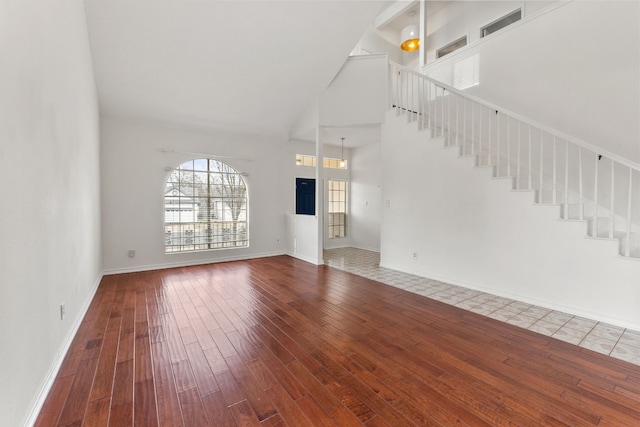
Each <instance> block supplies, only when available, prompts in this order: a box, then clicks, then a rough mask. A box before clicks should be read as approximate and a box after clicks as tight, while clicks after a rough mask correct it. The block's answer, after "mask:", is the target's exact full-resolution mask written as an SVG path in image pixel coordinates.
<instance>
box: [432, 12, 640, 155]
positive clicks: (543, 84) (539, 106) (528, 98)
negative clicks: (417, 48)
mask: <svg viewBox="0 0 640 427" xmlns="http://www.w3.org/2000/svg"><path fill="white" fill-rule="evenodd" d="M465 3H468V2H465ZM473 57H475V63H476V64H477V70H476V71H477V72H478V75H479V84H478V85H476V86H473V87H471V88H469V89H467V92H468V93H469V94H471V95H474V96H477V97H479V98H482V99H484V100H486V101H488V102H490V103H493V104H495V105H497V106H500V107H502V108H504V109H506V110H510V111H512V112H515V113H517V114H520V115H522V116H525V117H528V118H530V119H532V120H534V121H537V122H539V123H542V124H544V125H546V126H550V127H552V128H555V129H557V130H560V131H562V132H564V133H567V134H569V135H572V136H573V137H576V138H579V139H582V140H584V141H586V142H588V143H590V144H592V145H595V146H597V147H601V148H603V149H605V150H608V151H610V152H612V153H615V154H617V155H619V156H622V157H625V158H627V159H629V160H631V161H634V162H640V144H638V141H639V140H640V121H638V117H639V116H640V79H639V78H638V76H639V75H640V3H639V2H637V1H574V2H570V3H568V4H565V5H562V6H560V7H557V8H555V9H553V10H551V11H549V12H548V13H544V14H539V15H538V16H537V17H535V18H533V17H531V15H530V19H527V20H525V21H523V22H522V23H520V24H518V23H516V24H513V25H512V26H510V27H507V28H505V29H503V30H502V31H500V32H498V33H495V34H493V35H492V36H489V37H487V38H485V39H483V40H480V41H478V42H476V43H475V44H472V45H470V46H468V47H467V48H464V49H461V50H459V51H456V52H454V53H452V54H450V55H447V56H446V57H444V58H442V59H440V60H438V61H436V62H434V63H433V64H431V65H429V66H427V67H426V69H425V71H426V73H427V74H428V75H429V76H431V77H433V78H435V79H437V80H440V81H442V82H444V83H447V84H452V82H453V75H454V70H455V69H456V67H460V66H461V65H462V64H463V61H465V60H467V59H469V58H473Z"/></svg>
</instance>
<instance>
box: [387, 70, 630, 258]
mask: <svg viewBox="0 0 640 427" xmlns="http://www.w3.org/2000/svg"><path fill="white" fill-rule="evenodd" d="M389 97H390V98H389V100H390V101H391V102H390V104H391V107H392V108H395V110H396V112H397V114H398V115H400V114H403V115H405V116H406V117H407V122H417V125H418V128H419V129H425V128H427V129H430V134H431V137H443V138H444V144H445V146H449V147H450V146H456V147H458V149H459V154H460V155H462V156H468V155H470V156H475V162H476V165H477V166H490V167H492V174H493V176H494V177H496V178H512V181H513V189H514V190H528V191H535V201H536V203H539V204H552V205H557V206H561V217H562V218H563V219H578V220H587V221H588V224H589V225H588V231H587V234H588V235H589V236H591V237H596V238H611V239H613V238H616V239H618V240H619V241H620V247H619V248H620V250H619V253H620V254H621V255H622V256H625V257H633V258H640V209H639V208H640V200H639V199H640V191H638V190H637V189H638V188H640V187H639V186H640V165H639V164H638V163H636V162H633V161H631V160H628V159H625V158H623V157H621V156H619V155H617V154H614V153H611V152H609V151H607V150H604V149H601V148H599V147H596V146H595V145H593V144H590V143H588V142H585V141H583V140H581V139H578V138H575V137H573V136H571V135H567V134H566V133H564V132H561V131H559V130H557V129H553V128H551V127H549V126H546V125H543V124H541V123H538V122H536V121H534V120H530V119H528V118H526V117H523V116H521V115H519V114H516V113H513V112H511V111H508V110H505V109H503V108H501V107H499V106H497V105H494V104H492V103H490V102H486V101H484V100H482V99H479V98H477V97H475V96H471V95H468V94H466V93H464V92H463V91H461V90H458V89H456V88H454V87H451V86H449V85H447V84H443V83H441V82H438V81H437V80H434V79H432V78H430V77H428V76H426V75H424V74H421V73H419V72H417V71H414V70H411V69H409V68H407V67H404V66H402V65H400V64H396V63H394V62H392V61H389ZM494 112H495V114H494ZM602 159H606V160H605V161H602ZM625 181H628V184H626V183H625ZM609 188H610V190H611V191H609ZM636 193H637V194H636ZM621 236H622V237H621Z"/></svg>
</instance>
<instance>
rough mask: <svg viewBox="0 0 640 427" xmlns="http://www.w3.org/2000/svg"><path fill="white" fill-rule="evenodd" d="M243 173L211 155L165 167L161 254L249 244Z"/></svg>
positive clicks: (247, 199)
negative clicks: (171, 167)
mask: <svg viewBox="0 0 640 427" xmlns="http://www.w3.org/2000/svg"><path fill="white" fill-rule="evenodd" d="M245 176H246V174H243V173H241V172H239V171H238V170H237V169H236V168H234V167H233V166H231V165H230V164H228V163H226V162H223V161H221V160H218V159H215V158H197V159H190V160H187V161H185V162H182V163H181V164H180V165H178V166H177V167H175V168H173V169H168V170H167V174H166V175H165V180H164V194H163V208H164V212H163V213H164V220H163V230H164V253H165V254H167V255H171V254H182V253H189V252H202V251H214V250H221V249H222V250H224V249H241V248H248V247H249V188H248V185H247V182H246V179H245ZM205 181H206V182H205ZM203 203H204V206H205V207H204V208H201V207H200V206H201V205H202V204H203ZM212 209H213V212H212ZM218 211H220V212H218ZM183 212H185V214H186V215H187V218H183V216H182V215H183Z"/></svg>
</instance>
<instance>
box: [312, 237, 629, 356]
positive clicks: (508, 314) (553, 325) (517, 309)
mask: <svg viewBox="0 0 640 427" xmlns="http://www.w3.org/2000/svg"><path fill="white" fill-rule="evenodd" d="M324 261H325V264H327V265H328V266H330V267H334V268H338V269H340V270H344V271H348V272H350V273H353V274H357V275H359V276H364V277H367V278H369V279H372V280H376V281H378V282H382V283H385V284H387V285H391V286H395V287H397V288H401V289H404V290H406V291H409V292H414V293H416V294H419V295H424V296H427V297H429V298H432V299H435V300H438V301H442V302H445V303H447V304H451V305H455V306H456V307H460V308H463V309H465V310H469V311H472V312H474V313H478V314H482V315H484V316H488V317H491V318H493V319H497V320H500V321H503V322H507V323H509V324H512V325H515V326H519V327H521V328H525V329H528V330H530V331H535V332H539V333H541V334H544V335H547V336H551V337H554V338H557V339H559V340H562V341H566V342H568V343H571V344H575V345H578V346H580V347H584V348H588V349H590V350H593V351H597V352H599V353H603V354H607V355H609V356H611V357H615V358H618V359H622V360H626V361H627V362H631V363H634V364H636V365H640V332H639V331H633V330H630V329H625V328H620V327H617V326H613V325H609V324H606V323H602V322H597V321H595V320H591V319H585V318H583V317H578V316H573V315H571V314H567V313H562V312H559V311H554V310H550V309H548V308H543V307H537V306H534V305H531V304H527V303H523V302H520V301H514V300H512V299H509V298H503V297H499V296H495V295H491V294H487V293H484V292H480V291H474V290H471V289H466V288H462V287H460V286H455V285H450V284H448V283H443V282H439V281H437V280H432V279H427V278H424V277H420V276H414V275H412V274H407V273H401V272H399V271H395V270H390V269H387V268H383V267H380V266H379V264H380V254H379V253H378V252H371V251H366V250H363V249H356V248H339V249H330V250H326V251H325V252H324Z"/></svg>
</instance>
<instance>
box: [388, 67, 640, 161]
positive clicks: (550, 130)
mask: <svg viewBox="0 0 640 427" xmlns="http://www.w3.org/2000/svg"><path fill="white" fill-rule="evenodd" d="M389 64H390V65H392V66H394V67H396V68H398V69H400V70H402V71H404V72H406V73H409V74H413V75H415V76H418V77H420V78H423V79H425V80H427V81H429V82H431V83H433V84H434V85H436V86H439V87H441V88H443V89H446V90H447V91H449V92H451V93H455V94H456V95H458V96H461V97H463V98H467V99H469V100H470V101H473V102H475V103H477V104H480V105H483V106H485V107H487V108H489V109H491V110H496V111H499V112H500V113H502V114H504V115H507V116H510V117H511V118H513V119H516V120H518V121H520V122H522V123H524V124H527V125H529V126H533V127H535V128H537V129H540V130H542V131H544V132H546V133H548V134H550V135H555V136H557V137H559V138H561V139H563V140H565V141H569V142H571V143H573V144H575V145H577V146H580V147H582V148H585V149H587V150H589V151H593V152H594V153H597V154H599V155H602V156H603V157H606V158H608V159H610V160H613V161H615V162H616V163H618V164H621V165H623V166H626V167H629V168H631V169H634V170H637V171H640V164H639V163H635V162H633V161H631V160H629V159H626V158H624V157H622V156H620V155H618V154H615V153H612V152H610V151H607V150H604V149H602V148H600V147H597V146H595V145H593V144H590V143H588V142H586V141H583V140H581V139H579V138H576V137H574V136H571V135H568V134H566V133H564V132H562V131H559V130H557V129H554V128H552V127H550V126H547V125H544V124H542V123H538V122H536V121H535V120H531V119H528V118H526V117H524V116H521V115H520V114H517V113H514V112H512V111H509V110H507V109H505V108H502V107H499V106H497V105H495V104H492V103H490V102H487V101H485V100H483V99H481V98H478V97H475V96H473V95H469V94H468V93H465V92H463V91H461V90H459V89H456V88H454V87H452V86H449V85H447V84H444V83H442V82H440V81H438V80H435V79H433V78H431V77H429V76H427V75H425V74H422V73H419V72H417V71H415V70H412V69H410V68H407V67H405V66H403V65H400V64H398V63H396V62H393V61H389Z"/></svg>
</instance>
